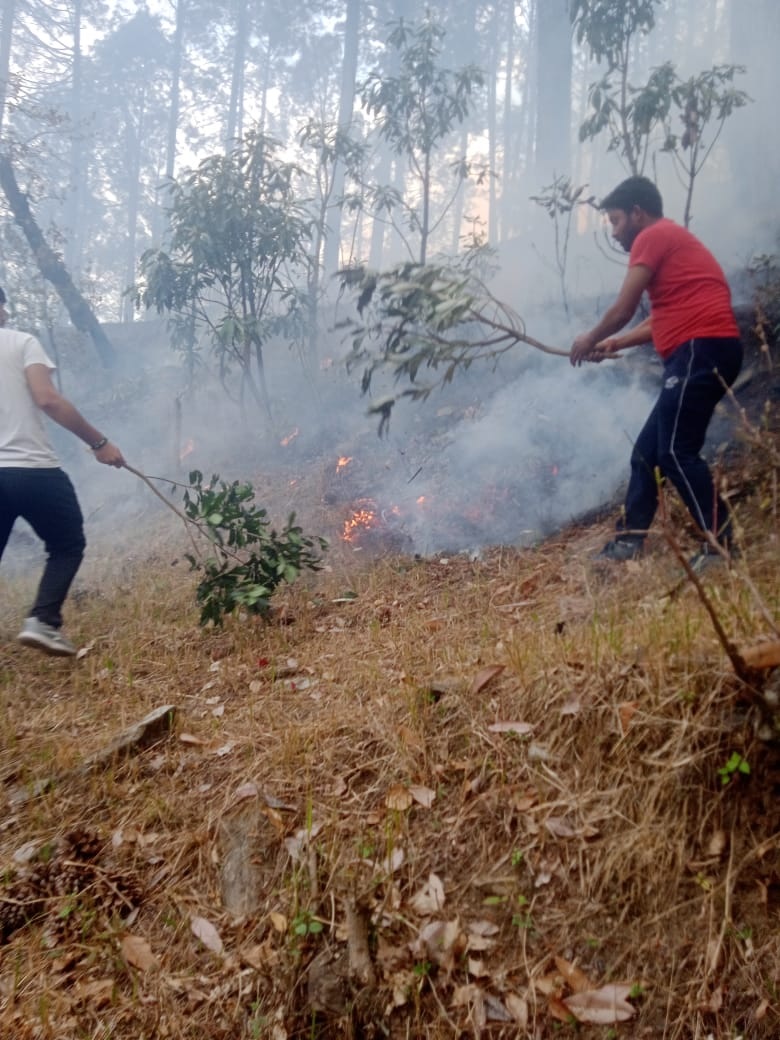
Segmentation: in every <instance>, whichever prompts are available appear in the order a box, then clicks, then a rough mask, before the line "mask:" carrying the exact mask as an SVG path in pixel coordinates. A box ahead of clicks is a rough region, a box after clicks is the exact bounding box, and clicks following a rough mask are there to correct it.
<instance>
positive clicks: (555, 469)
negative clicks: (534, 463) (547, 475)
mask: <svg viewBox="0 0 780 1040" xmlns="http://www.w3.org/2000/svg"><path fill="white" fill-rule="evenodd" d="M550 472H551V473H552V475H553V476H554V477H557V476H558V467H557V466H553V468H552V469H551V470H550Z"/></svg>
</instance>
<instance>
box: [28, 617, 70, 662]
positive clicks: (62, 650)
mask: <svg viewBox="0 0 780 1040" xmlns="http://www.w3.org/2000/svg"><path fill="white" fill-rule="evenodd" d="M16 638H17V640H18V641H19V642H20V643H22V644H23V645H24V646H32V647H35V649H36V650H43V652H44V653H45V654H51V655H52V656H53V657H73V656H75V653H76V647H75V646H74V645H73V643H71V641H70V640H69V639H66V638H65V636H64V635H63V634H62V632H60V630H59V629H58V628H55V627H54V626H53V625H47V624H46V623H45V622H44V621H39V620H38V618H36V617H28V618H27V620H26V621H25V623H24V626H23V628H22V631H21V632H20V633H19V635H18V636H17V637H16Z"/></svg>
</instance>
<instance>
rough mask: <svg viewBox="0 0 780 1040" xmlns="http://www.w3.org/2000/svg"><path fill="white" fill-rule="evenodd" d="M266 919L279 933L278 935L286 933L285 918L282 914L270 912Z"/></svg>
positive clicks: (275, 911) (274, 911)
mask: <svg viewBox="0 0 780 1040" xmlns="http://www.w3.org/2000/svg"><path fill="white" fill-rule="evenodd" d="M268 917H269V918H270V920H271V924H272V925H273V926H274V928H275V929H276V931H277V932H279V934H280V935H284V933H285V932H286V931H287V918H286V917H285V916H284V914H280V913H279V911H278V910H272V911H271V913H270V914H269V915H268Z"/></svg>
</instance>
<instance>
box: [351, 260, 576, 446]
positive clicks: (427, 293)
mask: <svg viewBox="0 0 780 1040" xmlns="http://www.w3.org/2000/svg"><path fill="white" fill-rule="evenodd" d="M339 278H340V279H341V284H342V287H343V288H345V289H350V290H352V291H353V292H355V293H356V294H357V301H356V305H357V311H358V317H357V318H356V319H355V318H348V319H346V320H344V321H343V322H341V323H340V324H339V327H340V328H342V329H346V330H347V333H348V335H349V336H350V337H351V340H352V349H351V351H350V353H349V355H348V357H347V367H348V368H349V369H350V370H354V369H356V368H362V379H361V387H362V391H363V393H364V394H367V393H368V392H369V391H370V390H371V386H372V382H373V380H374V377H375V376H376V375H377V373H378V372H380V371H385V372H389V373H390V374H391V376H392V377H393V379H394V380H395V382H396V383H398V382H400V381H402V380H406V381H408V382H409V384H411V385H410V386H408V387H406V388H405V389H403V390H400V391H399V392H398V393H397V394H393V395H390V396H386V397H383V398H382V399H380V400H378V401H375V402H374V404H373V405H372V406H371V408H370V409H369V414H372V413H373V414H378V415H379V417H380V422H379V433H380V435H381V434H382V433H384V432H387V428H388V424H389V422H390V415H391V412H392V409H393V406H394V405H395V403H396V402H397V400H398V399H399V398H400V397H410V398H411V399H412V400H424V399H425V398H427V397H428V396H429V395H430V394H431V392H432V391H433V390H434V389H435V388H436V387H438V386H444V385H446V384H447V383H449V382H451V381H452V379H453V377H454V375H455V373H456V372H457V371H458V370H459V369H463V370H466V369H468V368H469V367H470V366H471V365H472V364H473V363H474V362H475V361H485V360H493V361H497V360H498V358H499V357H501V355H503V354H505V353H506V352H507V351H509V350H511V349H513V348H514V347H515V346H517V344H518V343H525V344H527V345H529V346H532V347H536V349H537V350H541V351H543V352H544V353H546V354H554V355H557V356H559V357H568V356H569V355H568V351H565V350H558V349H556V348H554V347H548V346H546V345H545V344H544V343H541V342H539V340H537V339H534V338H533V337H531V336H529V335H528V334H527V333H526V331H525V325H524V323H523V320H522V319H521V318H520V316H519V315H518V314H516V313H515V312H514V311H513V310H512V308H511V307H509V306H508V305H507V304H505V303H503V302H502V301H500V300H498V299H497V298H496V297H495V296H494V295H493V294H492V293H491V292H490V290H489V289H488V288H487V286H486V285H485V284H484V282H483V281H482V280H481V279H480V278H479V277H478V276H477V275H476V274H475V272H474V269H473V267H471V266H470V265H469V264H468V263H467V264H465V265H463V266H461V267H455V266H445V265H440V264H432V263H428V264H422V263H414V262H411V261H408V262H403V263H399V264H397V265H396V266H395V267H392V268H389V269H388V270H386V271H372V270H370V269H369V268H367V267H365V266H359V267H353V268H347V269H345V270H342V271H341V272H339ZM421 370H427V371H428V372H429V373H435V378H434V379H433V380H432V381H430V382H428V383H425V384H423V383H419V382H417V379H418V376H419V374H420V372H421Z"/></svg>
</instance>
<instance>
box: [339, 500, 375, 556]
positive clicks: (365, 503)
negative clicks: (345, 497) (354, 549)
mask: <svg viewBox="0 0 780 1040" xmlns="http://www.w3.org/2000/svg"><path fill="white" fill-rule="evenodd" d="M356 506H357V508H356V509H355V510H354V512H353V513H352V514H351V515H350V516H348V517H347V519H346V520H345V521H344V526H343V529H342V533H341V537H342V538H343V539H344V541H345V542H350V543H351V544H353V545H354V544H355V543H356V542H358V541H360V537H361V535H363V534H365V533H366V531H370V530H371V529H372V528H375V527H376V526H377V524H378V523H379V514H378V512H377V510H376V503H375V502H373V501H372V500H371V499H370V498H366V499H363V500H362V502H358V503H356Z"/></svg>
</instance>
